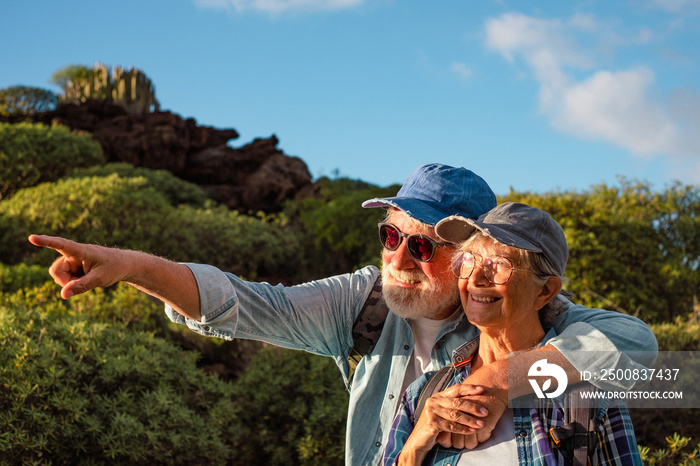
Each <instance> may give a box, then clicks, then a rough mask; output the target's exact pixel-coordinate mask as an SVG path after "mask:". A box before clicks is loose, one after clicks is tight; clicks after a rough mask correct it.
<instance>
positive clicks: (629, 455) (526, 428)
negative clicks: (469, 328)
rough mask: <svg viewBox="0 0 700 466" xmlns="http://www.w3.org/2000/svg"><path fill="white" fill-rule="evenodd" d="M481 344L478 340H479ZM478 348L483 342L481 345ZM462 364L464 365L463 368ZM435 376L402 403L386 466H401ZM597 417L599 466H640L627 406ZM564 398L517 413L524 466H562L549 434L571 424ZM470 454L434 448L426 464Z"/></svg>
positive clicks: (461, 353) (466, 353) (470, 350)
mask: <svg viewBox="0 0 700 466" xmlns="http://www.w3.org/2000/svg"><path fill="white" fill-rule="evenodd" d="M475 340H478V339H475ZM475 340H472V341H470V342H469V343H466V344H465V345H463V346H461V347H460V348H457V349H456V350H455V351H454V353H453V361H465V360H468V359H469V360H470V359H471V356H472V355H473V354H474V352H475V351H476V350H477V349H478V344H474V343H475ZM477 343H478V341H477ZM462 364H463V363H462ZM470 370H471V365H470V364H466V365H464V366H462V367H459V368H457V370H456V371H455V374H454V376H453V378H452V380H451V381H450V384H449V386H452V385H456V384H458V383H460V382H461V381H463V380H464V379H466V377H467V376H468V375H469V373H470ZM434 374H435V372H430V373H428V374H425V375H423V376H422V377H421V378H419V379H418V380H416V381H415V382H413V383H412V384H411V385H410V386H409V387H408V389H407V390H406V392H405V393H404V394H403V396H402V399H401V406H400V407H399V411H398V413H397V415H396V418H395V419H394V424H393V425H392V427H391V431H390V432H389V439H388V442H387V444H386V449H385V452H384V465H385V466H388V465H393V464H396V463H397V461H398V457H399V454H400V453H401V449H402V448H403V446H404V445H405V443H406V440H407V439H408V436H409V435H410V433H411V431H413V427H414V426H415V424H416V421H417V419H415V410H416V406H417V404H418V398H419V396H420V393H421V391H422V389H423V387H424V386H425V384H426V383H427V382H428V380H430V378H431V377H432V376H433V375H434ZM607 401H609V403H607V402H606V403H605V404H604V406H607V409H605V407H602V408H600V409H599V410H598V412H597V418H598V419H599V421H600V422H599V430H598V433H597V438H598V446H597V448H596V452H595V455H596V456H597V464H598V465H601V466H604V465H641V464H642V461H641V459H640V457H639V451H638V448H637V442H636V440H635V435H634V429H633V427H632V421H631V420H630V416H629V412H628V411H627V407H626V406H625V404H624V403H623V402H617V401H616V400H607ZM563 405H564V402H563V399H543V400H540V399H533V401H532V402H530V404H529V407H528V408H513V422H514V428H515V429H514V431H515V441H516V445H517V451H518V463H519V464H520V465H521V466H536V465H537V466H539V465H547V466H551V465H563V464H564V457H563V456H562V454H561V452H560V451H559V450H558V449H557V448H556V447H555V446H554V441H553V439H552V437H551V436H550V433H549V432H550V429H551V428H554V427H562V426H564V425H566V420H565V410H564V409H563ZM462 454H465V455H468V454H469V450H458V449H455V448H444V447H442V446H440V445H435V446H434V447H433V449H432V450H431V451H430V452H429V453H428V456H426V459H425V460H424V461H423V464H424V465H440V466H447V465H455V464H457V461H458V460H459V457H460V455H462ZM593 464H595V462H594V463H593Z"/></svg>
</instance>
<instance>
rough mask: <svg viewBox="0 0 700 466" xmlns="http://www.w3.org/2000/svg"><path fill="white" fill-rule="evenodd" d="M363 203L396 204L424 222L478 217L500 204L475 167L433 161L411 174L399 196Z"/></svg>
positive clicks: (370, 204)
mask: <svg viewBox="0 0 700 466" xmlns="http://www.w3.org/2000/svg"><path fill="white" fill-rule="evenodd" d="M362 207H364V208H366V209H369V208H372V207H396V208H397V209H400V210H402V211H403V212H406V214H408V215H409V216H411V217H413V218H415V219H417V220H420V221H421V222H423V223H426V224H428V225H435V224H436V223H437V222H439V221H440V220H442V219H443V218H446V217H449V216H451V215H460V216H462V217H465V218H472V219H477V218H479V216H480V215H482V214H484V213H486V212H488V211H489V210H491V209H493V208H494V207H496V195H495V194H494V193H493V191H492V190H491V188H490V187H489V185H488V184H486V181H484V180H483V178H481V177H480V176H479V175H477V174H476V173H474V172H472V171H471V170H467V169H466V168H462V167H457V168H455V167H450V166H449V165H443V164H440V163H430V164H427V165H423V166H422V167H418V168H417V169H415V170H414V171H413V173H411V174H410V175H408V178H406V182H405V183H404V184H403V186H402V187H401V189H400V190H399V192H398V193H397V194H396V197H384V198H375V199H370V200H368V201H365V202H363V203H362Z"/></svg>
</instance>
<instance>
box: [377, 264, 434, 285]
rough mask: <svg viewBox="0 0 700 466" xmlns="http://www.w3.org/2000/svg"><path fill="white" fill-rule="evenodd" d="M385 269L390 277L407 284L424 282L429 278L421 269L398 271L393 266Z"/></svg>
mask: <svg viewBox="0 0 700 466" xmlns="http://www.w3.org/2000/svg"><path fill="white" fill-rule="evenodd" d="M385 268H386V271H387V273H388V274H389V275H391V276H392V277H394V278H396V279H397V280H399V281H402V282H405V283H412V282H424V281H427V278H428V277H427V276H426V275H425V273H424V272H423V271H422V270H420V269H414V270H396V269H395V268H394V267H393V266H392V265H387V266H386V267H385Z"/></svg>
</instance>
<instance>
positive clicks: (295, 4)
mask: <svg viewBox="0 0 700 466" xmlns="http://www.w3.org/2000/svg"><path fill="white" fill-rule="evenodd" d="M194 3H195V5H196V6H198V7H202V8H219V9H233V10H235V11H237V12H243V11H248V10H252V11H259V12H262V13H269V14H272V15H278V14H282V13H287V12H296V11H305V12H308V11H330V10H343V9H347V8H354V7H357V6H360V5H362V4H363V3H364V0H194Z"/></svg>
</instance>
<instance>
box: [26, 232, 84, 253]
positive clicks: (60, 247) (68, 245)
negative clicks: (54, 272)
mask: <svg viewBox="0 0 700 466" xmlns="http://www.w3.org/2000/svg"><path fill="white" fill-rule="evenodd" d="M27 239H28V240H29V242H30V243H32V244H33V245H34V246H39V247H42V248H49V249H53V250H55V251H58V252H60V253H61V254H62V255H64V256H65V255H66V254H75V252H76V249H75V248H74V247H73V246H74V245H75V244H76V243H75V242H74V241H71V240H69V239H65V238H61V237H59V236H48V235H34V234H32V235H29V238H27Z"/></svg>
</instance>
